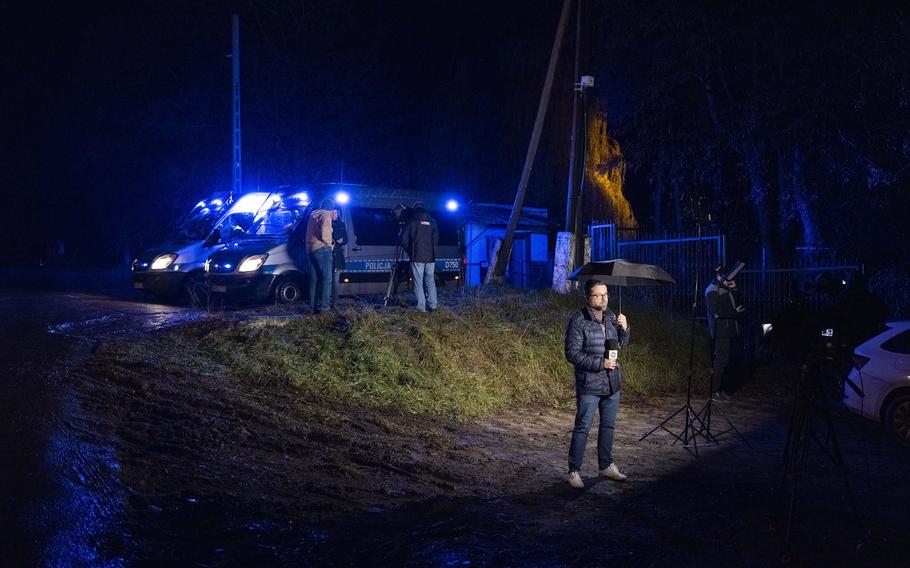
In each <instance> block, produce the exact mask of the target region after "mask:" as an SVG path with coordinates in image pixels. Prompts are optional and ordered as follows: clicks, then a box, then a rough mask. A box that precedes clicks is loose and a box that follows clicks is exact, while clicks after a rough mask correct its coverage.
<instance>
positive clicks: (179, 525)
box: [73, 368, 910, 566]
mask: <svg viewBox="0 0 910 568" xmlns="http://www.w3.org/2000/svg"><path fill="white" fill-rule="evenodd" d="M85 371H91V369H90V368H89V369H86V370H85ZM118 376H120V377H121V380H118V381H116V382H115V384H112V383H111V381H110V375H107V376H106V378H105V379H104V380H102V381H95V380H94V379H93V376H92V374H91V373H90V372H83V373H78V374H76V375H74V377H77V378H76V381H75V382H74V383H73V384H74V386H75V387H76V390H77V391H78V393H79V394H78V397H79V400H80V401H81V405H82V407H83V409H84V410H85V411H86V415H85V416H86V418H87V420H89V421H91V422H92V427H91V428H86V430H85V431H86V432H88V431H89V430H94V431H96V432H101V433H102V434H103V436H104V438H105V439H107V440H108V441H110V442H111V443H112V444H113V448H114V455H115V456H116V460H117V463H118V465H117V469H116V471H117V473H118V474H119V475H118V478H119V480H120V483H121V484H122V489H123V492H124V495H125V509H124V513H123V515H122V524H123V527H122V530H121V531H119V535H118V534H113V535H111V540H110V541H109V542H107V543H106V548H107V550H108V551H109V552H110V553H112V554H113V555H114V556H120V557H123V558H127V559H136V560H140V559H141V560H142V561H143V562H148V563H149V564H158V563H168V564H176V563H184V564H187V565H198V566H229V565H252V564H256V565H289V566H291V565H293V566H301V565H302V566H308V565H312V566H317V565H318V566H333V565H339V566H340V565H362V564H364V563H370V564H373V565H406V566H427V565H429V566H458V565H481V566H484V565H496V566H574V565H580V564H585V565H593V566H600V565H606V564H610V565H633V566H662V565H668V564H670V563H673V564H676V565H679V564H682V565H727V566H730V565H736V566H767V565H769V564H775V563H779V562H780V561H781V558H782V554H784V553H785V552H786V551H785V550H784V549H783V546H782V541H783V535H782V530H781V528H782V527H781V525H780V524H779V523H778V522H777V520H776V519H777V517H778V513H777V512H776V510H777V508H778V507H779V504H780V503H781V499H780V492H779V490H778V486H779V483H780V480H781V467H780V464H781V455H782V451H783V445H784V440H785V436H786V428H787V425H788V422H789V414H788V412H789V408H788V406H789V405H788V402H789V398H790V393H789V390H788V389H785V388H781V387H774V386H772V385H769V384H761V383H753V384H752V385H751V386H748V387H746V388H744V389H743V390H741V391H740V392H739V393H737V395H736V397H735V401H733V402H731V403H728V404H726V405H724V406H723V410H724V411H725V414H726V416H727V417H728V418H729V420H730V421H731V422H732V423H733V424H735V426H736V427H737V429H738V430H739V431H740V432H741V433H742V438H740V437H739V436H737V435H736V434H735V433H734V432H727V433H726V434H722V435H720V440H719V443H718V444H706V443H704V440H699V441H700V442H702V443H701V444H700V445H699V447H698V450H699V455H698V457H697V458H696V457H695V456H694V455H693V452H692V450H693V449H694V448H690V449H689V450H687V449H685V448H683V447H681V445H680V444H676V445H672V444H671V442H672V437H671V435H670V434H669V433H667V432H663V431H658V432H657V433H656V434H655V435H653V436H651V437H649V438H647V439H646V440H644V441H639V438H640V437H641V436H642V435H643V434H644V433H645V432H647V431H649V430H650V429H651V428H652V427H653V426H654V425H656V424H657V423H659V422H660V421H661V420H662V419H663V418H664V417H665V416H667V415H668V414H669V413H670V412H671V411H672V410H674V409H676V408H678V407H679V406H680V405H681V404H682V403H683V402H684V401H683V400H682V399H679V398H661V399H655V400H642V399H628V400H625V401H624V402H623V404H622V410H621V412H620V416H619V420H618V432H617V440H616V450H615V455H616V460H617V462H618V463H619V464H620V466H621V467H622V469H624V470H625V471H626V472H627V473H628V474H629V476H630V479H629V481H627V482H625V483H617V482H612V481H607V480H600V479H597V478H596V477H595V476H596V469H595V465H596V464H595V460H594V447H595V445H594V440H593V439H592V440H590V441H589V448H590V451H589V454H588V460H587V462H586V467H585V470H584V471H583V475H584V477H585V478H586V488H585V489H584V490H581V491H578V490H572V489H571V488H569V487H568V486H567V484H566V483H565V480H564V474H565V469H566V465H565V460H566V451H567V443H568V438H569V434H570V430H571V428H572V421H573V414H572V411H571V408H569V409H563V410H555V409H552V408H510V409H507V410H506V411H504V412H503V413H502V414H501V415H499V416H496V417H493V418H490V419H487V420H484V421H481V422H479V423H473V424H463V423H462V424H459V423H453V422H448V421H445V420H439V419H431V418H427V417H424V416H408V415H402V414H399V413H394V412H382V411H375V410H364V409H359V408H347V407H346V406H345V404H344V402H343V401H331V400H309V399H301V398H299V397H297V395H295V393H294V391H293V390H292V389H278V388H274V387H272V388H268V389H266V390H256V389H254V388H251V387H249V386H247V385H240V384H234V383H230V382H225V380H224V379H223V378H222V377H219V376H216V375H212V376H208V377H200V376H181V375H180V374H179V373H174V374H172V375H169V376H150V375H148V374H146V373H143V372H141V371H138V372H135V373H132V374H123V373H120V374H119V375H118ZM567 402H568V401H567ZM698 406H701V405H700V404H699V405H698ZM836 419H837V433H838V435H839V439H840V441H841V443H842V446H843V448H842V449H843V453H844V456H845V458H846V462H847V464H848V467H849V470H850V477H849V479H850V482H851V485H852V489H853V491H854V493H855V496H856V499H857V503H858V509H859V516H857V515H854V514H853V513H852V511H851V507H850V506H849V502H850V499H849V494H848V493H847V492H846V490H845V486H844V483H843V481H842V479H841V478H840V477H839V474H838V470H837V469H836V468H834V467H833V465H832V463H831V461H830V460H829V459H827V458H826V457H825V456H824V455H823V453H822V452H821V451H820V450H818V449H817V448H816V449H815V451H814V452H813V454H812V458H813V459H811V460H810V462H809V463H808V465H807V467H806V468H805V470H804V471H805V476H804V483H803V485H802V486H801V487H800V488H799V491H798V493H797V497H798V499H797V504H796V507H795V525H794V531H793V546H792V547H791V549H790V551H789V553H788V554H789V557H790V558H791V562H793V563H794V564H797V565H804V564H805V565H842V564H849V565H858V564H862V565H870V566H873V565H874V566H881V565H896V566H897V565H906V555H907V554H908V551H910V536H908V530H907V527H908V523H907V521H908V518H910V517H908V508H907V505H908V499H910V475H908V474H910V459H908V458H910V454H908V452H906V451H905V450H904V449H903V448H899V447H897V446H896V445H895V444H894V443H892V442H891V441H890V440H889V439H887V437H884V436H883V435H882V434H881V433H880V432H879V431H878V430H877V429H876V427H875V426H874V425H872V424H868V423H866V422H865V421H862V420H860V419H858V418H855V417H853V416H849V415H846V414H843V413H837V414H836ZM713 423H714V430H715V432H719V431H720V430H722V429H725V427H726V423H725V421H724V420H723V419H722V417H721V416H719V415H718V414H717V413H715V416H714V421H713ZM819 425H820V422H819ZM73 426H74V427H77V426H76V425H75V424H74V425H73ZM680 428H681V421H674V422H672V423H671V424H670V430H672V431H679V430H680ZM140 563H142V562H140Z"/></svg>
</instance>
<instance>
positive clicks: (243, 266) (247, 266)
mask: <svg viewBox="0 0 910 568" xmlns="http://www.w3.org/2000/svg"><path fill="white" fill-rule="evenodd" d="M268 257H269V255H267V254H257V255H255V256H248V257H246V258H244V259H243V261H242V262H241V263H240V266H239V267H238V268H237V272H255V271H256V270H259V269H260V268H262V263H264V262H265V259H267V258H268Z"/></svg>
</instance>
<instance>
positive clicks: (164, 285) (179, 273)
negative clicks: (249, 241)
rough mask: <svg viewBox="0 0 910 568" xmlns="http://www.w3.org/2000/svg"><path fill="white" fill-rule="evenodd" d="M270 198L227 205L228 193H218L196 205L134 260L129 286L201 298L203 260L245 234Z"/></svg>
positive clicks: (251, 196) (252, 196) (255, 196)
mask: <svg viewBox="0 0 910 568" xmlns="http://www.w3.org/2000/svg"><path fill="white" fill-rule="evenodd" d="M271 195H272V194H270V193H268V192H253V193H247V194H245V195H243V196H241V197H239V198H238V199H236V200H234V201H233V202H231V200H230V198H229V197H228V195H227V194H221V193H218V194H214V195H212V196H211V197H209V198H208V199H206V200H203V201H200V202H199V203H197V204H196V205H195V206H194V207H193V209H192V210H191V211H190V212H189V214H188V215H187V216H186V217H185V218H184V219H183V220H182V221H181V222H180V223H179V224H178V226H177V229H176V230H175V231H174V232H173V234H172V235H171V236H170V237H169V238H168V240H167V241H165V242H164V243H161V244H160V245H157V246H154V247H152V248H150V249H148V250H145V251H143V252H142V254H140V255H139V256H138V257H137V258H135V259H134V260H133V263H132V266H131V270H132V278H133V288H134V289H136V290H142V291H144V292H147V293H149V294H152V295H154V296H156V297H159V298H166V299H176V298H181V297H182V298H183V299H196V298H199V297H200V295H201V294H204V292H205V288H204V271H203V267H204V264H205V261H206V259H207V258H208V257H209V255H210V254H212V253H213V252H214V251H215V250H217V249H219V248H221V247H222V246H224V245H225V244H226V243H228V242H230V240H231V239H232V238H235V237H236V236H239V235H242V234H245V231H246V229H247V228H248V227H249V226H250V225H251V224H252V222H253V219H254V218H255V216H256V214H257V212H259V211H260V210H261V209H263V208H264V207H266V206H267V205H268V204H269V203H271V202H270V200H269V199H270V196H271Z"/></svg>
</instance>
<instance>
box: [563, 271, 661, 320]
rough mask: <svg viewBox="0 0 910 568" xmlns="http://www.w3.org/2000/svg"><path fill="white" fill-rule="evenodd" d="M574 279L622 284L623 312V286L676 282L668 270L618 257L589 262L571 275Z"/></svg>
mask: <svg viewBox="0 0 910 568" xmlns="http://www.w3.org/2000/svg"><path fill="white" fill-rule="evenodd" d="M569 278H570V279H572V280H580V279H582V278H585V279H587V278H596V279H597V280H602V281H603V282H604V283H605V284H608V285H610V286H620V290H619V311H620V312H622V286H663V285H664V284H676V280H673V277H672V276H670V275H669V274H667V271H666V270H664V269H663V268H661V267H659V266H654V265H653V264H638V263H636V262H629V261H628V260H623V259H621V258H620V259H616V260H607V261H600V262H589V263H587V264H585V265H584V266H582V267H581V268H579V269H577V270H576V271H575V272H573V273H572V275H571V276H569Z"/></svg>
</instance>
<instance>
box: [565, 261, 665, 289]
mask: <svg viewBox="0 0 910 568" xmlns="http://www.w3.org/2000/svg"><path fill="white" fill-rule="evenodd" d="M569 278H571V279H572V280H581V279H582V278H585V279H587V278H596V279H598V280H602V281H603V282H604V283H606V284H608V285H610V286H661V285H664V284H676V280H674V279H673V277H672V276H670V275H669V274H667V271H666V270H664V269H663V268H661V267H659V266H654V265H653V264H638V263H636V262H629V261H628V260H622V259H616V260H608V261H602V262H589V263H587V264H585V265H584V266H582V267H581V268H579V269H578V270H576V271H575V272H573V273H572V275H571V276H569Z"/></svg>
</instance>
